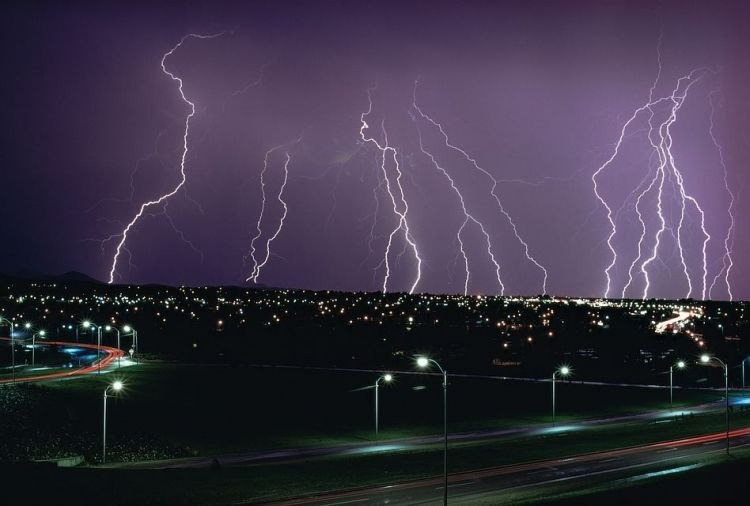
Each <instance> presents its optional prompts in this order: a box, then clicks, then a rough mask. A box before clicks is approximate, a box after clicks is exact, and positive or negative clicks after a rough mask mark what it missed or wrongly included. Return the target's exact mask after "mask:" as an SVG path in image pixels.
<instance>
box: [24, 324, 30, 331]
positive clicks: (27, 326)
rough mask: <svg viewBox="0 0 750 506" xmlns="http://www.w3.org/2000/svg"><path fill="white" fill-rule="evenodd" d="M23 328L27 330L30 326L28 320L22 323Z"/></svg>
mask: <svg viewBox="0 0 750 506" xmlns="http://www.w3.org/2000/svg"><path fill="white" fill-rule="evenodd" d="M23 328H25V329H27V330H28V329H30V328H31V324H30V323H29V322H26V323H24V324H23Z"/></svg>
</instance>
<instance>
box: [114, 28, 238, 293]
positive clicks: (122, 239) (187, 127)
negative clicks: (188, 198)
mask: <svg viewBox="0 0 750 506" xmlns="http://www.w3.org/2000/svg"><path fill="white" fill-rule="evenodd" d="M224 33H225V32H219V33H215V34H212V35H200V34H195V33H190V34H188V35H185V36H183V37H182V38H181V39H180V41H179V42H178V43H177V44H176V45H174V46H173V47H172V49H170V50H169V51H167V52H166V53H164V55H163V56H162V58H161V69H162V72H164V74H166V75H167V76H169V78H170V79H172V80H173V81H175V82H177V89H178V90H179V92H180V97H181V98H182V101H183V102H185V103H186V104H187V105H188V107H189V108H190V112H189V113H188V114H187V116H186V117H185V130H184V133H183V136H182V155H181V156H180V180H179V182H178V183H177V185H175V186H174V188H172V190H171V191H169V192H167V193H165V194H163V195H161V196H160V197H158V198H157V199H154V200H149V201H147V202H144V203H143V204H141V207H140V209H139V211H138V212H137V213H136V214H135V216H134V217H133V218H132V219H131V220H130V222H128V224H127V225H126V226H125V228H124V229H123V230H122V232H120V233H119V234H116V235H114V236H111V237H110V238H109V239H112V238H115V237H120V241H119V242H118V243H117V247H116V249H115V254H114V256H113V258H112V265H111V268H110V270H109V280H108V283H109V284H112V283H114V280H115V274H116V272H117V261H118V259H119V257H120V253H121V251H122V248H123V246H124V245H125V243H126V241H127V240H128V232H130V230H131V229H132V228H133V227H134V226H135V224H136V223H138V220H140V218H141V216H143V213H144V211H146V209H148V208H149V207H153V206H157V205H159V204H161V203H162V202H165V201H167V200H168V199H169V198H170V197H172V196H173V195H175V194H176V193H177V192H179V191H180V189H181V188H182V187H183V186H184V185H185V182H186V181H187V174H186V173H185V160H186V159H187V154H188V137H189V135H190V120H191V119H192V118H193V116H195V103H193V102H191V101H190V100H189V99H188V98H187V97H186V96H185V91H184V90H183V81H182V78H181V77H179V76H177V75H176V74H174V73H172V72H170V71H169V70H167V67H166V60H167V58H169V57H170V56H171V55H172V54H173V53H174V52H175V51H176V50H177V49H179V48H180V47H181V46H182V44H183V43H184V42H185V41H186V40H188V39H192V38H195V39H213V38H216V37H220V36H221V35H224ZM109 239H107V240H109ZM105 241H106V240H105Z"/></svg>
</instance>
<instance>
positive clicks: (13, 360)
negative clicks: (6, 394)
mask: <svg viewBox="0 0 750 506" xmlns="http://www.w3.org/2000/svg"><path fill="white" fill-rule="evenodd" d="M3 322H5V323H7V324H8V326H9V327H10V356H11V359H10V360H11V370H12V373H13V383H15V382H16V341H15V337H14V336H13V327H14V323H13V322H12V321H10V320H9V319H7V318H5V317H4V316H0V324H2V323H3Z"/></svg>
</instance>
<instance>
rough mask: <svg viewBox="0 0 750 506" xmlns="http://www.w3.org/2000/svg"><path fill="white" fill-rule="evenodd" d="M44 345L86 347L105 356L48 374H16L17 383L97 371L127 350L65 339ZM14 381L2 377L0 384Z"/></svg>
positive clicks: (47, 342)
mask: <svg viewBox="0 0 750 506" xmlns="http://www.w3.org/2000/svg"><path fill="white" fill-rule="evenodd" d="M0 340H4V341H10V339H9V338H7V337H2V338H0ZM43 344H44V346H59V347H64V348H84V349H88V350H93V351H97V350H100V351H101V352H102V353H103V355H104V356H103V357H102V358H101V360H99V361H98V362H97V361H96V360H94V361H92V362H91V363H90V364H88V365H86V366H84V367H78V368H74V369H70V370H66V371H58V372H52V373H48V374H38V375H25V376H20V375H18V374H16V380H15V382H16V383H31V382H38V381H49V380H57V379H61V378H70V377H75V376H84V375H86V374H91V373H96V372H98V371H99V370H100V369H101V370H105V369H107V368H108V367H109V366H111V365H113V362H115V361H116V360H117V359H118V358H119V359H122V358H123V357H124V356H125V352H123V351H122V350H119V349H117V348H111V347H109V346H97V345H96V344H83V343H69V342H65V341H44V343H43ZM8 383H13V378H3V379H0V385H2V384H8Z"/></svg>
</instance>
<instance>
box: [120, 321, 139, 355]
mask: <svg viewBox="0 0 750 506" xmlns="http://www.w3.org/2000/svg"><path fill="white" fill-rule="evenodd" d="M122 331H123V332H126V333H129V334H130V335H131V336H132V338H133V342H132V344H131V346H130V348H131V349H132V350H133V354H135V352H137V351H138V331H137V330H135V329H134V328H133V327H132V326H130V325H125V326H124V327H123V328H122ZM133 354H131V358H132V355H133Z"/></svg>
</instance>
